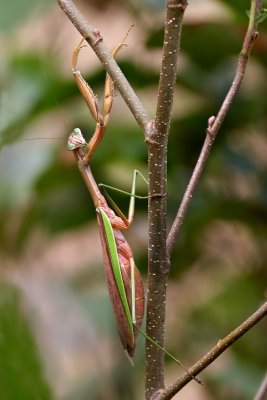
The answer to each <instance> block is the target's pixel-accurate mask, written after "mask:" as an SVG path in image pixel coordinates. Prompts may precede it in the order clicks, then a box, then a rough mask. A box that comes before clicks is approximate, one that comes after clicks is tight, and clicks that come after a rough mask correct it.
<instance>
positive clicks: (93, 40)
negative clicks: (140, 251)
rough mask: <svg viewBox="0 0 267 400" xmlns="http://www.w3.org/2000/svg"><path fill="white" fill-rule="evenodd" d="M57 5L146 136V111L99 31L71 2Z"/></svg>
mask: <svg viewBox="0 0 267 400" xmlns="http://www.w3.org/2000/svg"><path fill="white" fill-rule="evenodd" d="M58 4H59V6H60V7H61V8H62V10H63V11H64V13H65V14H66V15H67V16H68V18H69V19H70V20H71V22H72V23H73V25H74V26H75V28H76V29H77V30H78V31H79V32H80V34H81V35H82V36H83V37H84V38H86V41H87V42H88V44H89V45H90V46H91V47H92V49H93V50H94V52H95V53H96V55H97V56H98V58H99V60H100V61H101V63H102V64H103V66H104V68H105V69H106V70H107V72H108V73H109V75H110V76H111V78H112V80H113V81H114V82H115V85H116V88H117V89H118V91H119V92H120V94H121V95H122V97H123V99H124V101H125V103H126V104H127V105H128V107H129V108H130V110H131V112H132V114H133V116H134V117H135V119H136V121H137V122H138V124H139V125H140V126H141V128H142V129H143V130H144V132H145V135H146V132H147V131H149V129H150V124H149V118H148V114H147V111H146V110H145V108H144V106H143V104H142V102H141V100H140V99H139V98H138V96H137V95H136V93H135V92H134V90H133V88H132V87H131V85H130V84H129V82H128V81H127V79H126V78H125V76H124V74H123V72H122V71H121V69H120V67H119V66H118V64H117V63H116V61H115V60H114V58H113V57H112V55H111V52H110V50H109V49H108V48H107V46H106V45H105V43H104V40H103V38H102V36H101V33H100V32H99V30H98V29H93V28H92V26H90V24H89V23H88V22H87V21H86V19H85V18H84V17H83V15H82V14H81V13H80V11H79V10H78V9H77V7H76V6H75V5H74V4H73V2H72V1H71V0H58ZM148 134H149V133H148Z"/></svg>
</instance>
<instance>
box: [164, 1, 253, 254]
mask: <svg viewBox="0 0 267 400" xmlns="http://www.w3.org/2000/svg"><path fill="white" fill-rule="evenodd" d="M258 3H259V1H258V0H252V1H251V8H250V17H249V23H248V28H247V32H246V35H245V38H244V42H243V46H242V50H241V52H240V55H239V58H238V62H237V68H236V72H235V76H234V79H233V82H232V84H231V86H230V89H229V91H228V93H227V95H226V97H225V99H224V101H223V103H222V106H221V108H220V110H219V112H218V114H217V116H216V117H215V116H212V117H210V118H209V120H208V126H207V134H206V138H205V141H204V144H203V147H202V149H201V152H200V155H199V158H198V161H197V163H196V166H195V169H194V171H193V174H192V176H191V179H190V181H189V184H188V186H187V188H186V191H185V193H184V196H183V199H182V201H181V204H180V207H179V209H178V212H177V214H176V217H175V219H174V222H173V225H172V227H171V229H170V232H169V235H168V240H167V250H168V254H169V256H170V255H171V253H172V251H173V248H174V246H175V243H176V241H177V238H178V235H179V233H180V230H181V227H182V225H183V222H184V220H185V217H186V214H187V210H188V208H189V206H190V204H191V201H192V198H193V194H194V191H195V189H196V187H197V185H198V182H199V179H200V176H201V173H202V171H203V169H204V166H205V164H206V161H207V158H208V156H209V154H210V152H211V149H212V145H213V143H214V140H215V138H216V136H217V134H218V132H219V130H220V128H221V125H222V123H223V121H224V119H225V117H226V115H227V113H228V111H229V108H230V106H231V104H232V102H233V100H234V98H235V96H236V94H237V92H238V90H239V88H240V85H241V83H242V80H243V78H244V75H245V72H246V67H247V63H248V57H249V54H250V52H251V49H252V46H253V44H254V42H255V40H256V38H257V36H258V33H257V31H256V22H255V17H256V12H257V11H258V7H259V4H258Z"/></svg>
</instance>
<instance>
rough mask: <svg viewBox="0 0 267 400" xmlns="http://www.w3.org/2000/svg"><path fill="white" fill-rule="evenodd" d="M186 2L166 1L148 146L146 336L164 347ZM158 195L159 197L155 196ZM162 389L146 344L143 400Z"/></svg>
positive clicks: (154, 354)
mask: <svg viewBox="0 0 267 400" xmlns="http://www.w3.org/2000/svg"><path fill="white" fill-rule="evenodd" d="M186 6H187V0H168V1H167V2H166V19H165V29H164V42H163V54H162V64H161V71H160V81H159V89H158V103H157V111H156V117H155V123H154V125H153V127H152V129H151V135H150V138H149V140H147V142H148V160H149V161H148V177H149V196H150V197H149V217H148V220H149V242H148V284H147V287H148V301H147V319H146V320H147V334H148V335H149V336H150V337H152V338H153V340H155V341H156V342H157V343H159V344H160V345H161V346H162V347H164V332H165V305H166V290H167V279H168V272H169V263H168V259H167V252H166V236H167V235H166V225H167V218H166V215H167V198H166V192H167V142H168V133H169V126H170V119H171V111H172V103H173V96H174V88H175V80H176V73H177V63H178V54H179V49H180V37H181V30H182V21H183V15H184V11H185V9H186ZM158 193H160V194H161V196H155V195H156V194H158ZM160 388H164V353H163V352H162V351H161V350H159V349H158V348H156V347H155V346H153V345H151V343H150V342H149V341H147V342H146V398H147V399H150V398H151V397H152V395H153V393H154V392H155V391H157V390H159V389H160Z"/></svg>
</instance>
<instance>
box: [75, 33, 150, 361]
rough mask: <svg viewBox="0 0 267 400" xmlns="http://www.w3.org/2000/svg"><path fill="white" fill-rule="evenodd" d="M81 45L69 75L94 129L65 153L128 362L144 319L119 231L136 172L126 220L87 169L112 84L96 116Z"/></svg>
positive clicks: (135, 274) (139, 289) (125, 224)
mask: <svg viewBox="0 0 267 400" xmlns="http://www.w3.org/2000/svg"><path fill="white" fill-rule="evenodd" d="M83 41H84V39H82V41H81V42H80V43H79V44H78V46H77V47H76V48H75V49H74V52H73V57H72V71H73V75H74V78H75V80H76V83H77V86H78V88H79V90H80V92H81V93H82V96H83V98H84V99H85V102H86V104H87V106H88V108H89V110H90V113H91V115H92V116H93V118H94V119H95V121H96V129H95V132H94V134H93V136H92V138H91V140H90V142H89V143H88V144H87V143H86V142H85V140H84V138H83V136H82V134H81V131H80V129H78V128H76V129H74V131H73V132H72V133H71V135H70V136H69V140H68V149H69V150H71V151H73V152H74V154H75V157H76V159H77V162H78V167H79V169H80V172H81V175H82V177H83V179H84V181H85V184H86V186H87V188H88V190H89V193H90V195H91V197H92V200H93V203H94V206H95V208H96V212H97V222H98V226H99V232H100V238H101V244H102V249H103V258H104V266H105V273H106V279H107V285H108V289H109V295H110V299H111V303H112V307H113V312H114V316H115V320H116V325H117V330H118V333H119V336H120V339H121V343H122V346H123V348H124V350H125V352H126V354H127V355H128V356H129V358H130V359H132V357H133V355H134V352H135V347H136V341H137V336H138V333H139V329H140V327H141V325H142V321H143V316H144V289H143V283H142V279H141V275H140V273H139V271H138V269H137V268H136V266H135V263H134V259H133V254H132V250H131V248H130V246H129V244H128V243H127V241H126V239H125V237H124V236H123V234H122V233H121V230H124V229H128V228H129V227H130V225H131V223H132V221H133V215H134V202H135V196H134V194H135V193H134V192H135V183H136V176H137V173H138V172H137V171H135V172H134V179H133V185H132V192H131V200H130V206H129V215H128V218H126V217H125V216H124V215H123V213H122V212H121V211H120V210H119V209H118V208H117V207H115V205H114V203H113V208H116V212H117V214H118V215H116V214H115V212H114V211H113V210H112V209H111V208H110V207H109V206H108V203H107V201H106V199H105V197H104V196H103V194H102V193H101V192H100V190H99V187H98V186H97V184H96V182H95V179H94V177H93V174H92V171H91V169H90V166H89V161H90V159H91V156H92V155H93V153H94V152H95V150H96V148H97V147H98V145H99V143H100V142H101V140H102V138H103V136H104V133H105V129H106V126H107V123H108V119H109V114H110V110H111V106H112V102H113V96H114V84H113V82H112V80H111V79H110V77H109V75H108V74H107V76H106V82H105V90H104V101H103V112H102V113H100V111H99V105H98V100H97V97H96V95H95V94H94V92H93V91H92V89H91V88H90V86H89V85H88V84H87V83H86V82H85V80H84V79H83V77H82V75H81V73H80V71H78V70H77V69H76V65H77V60H78V55H79V52H80V50H81V48H82V45H83ZM123 45H124V41H123V42H122V43H121V44H119V46H117V47H116V48H115V49H114V50H113V53H112V54H113V56H115V55H116V54H117V52H118V51H119V50H120V48H121V47H122V46H123Z"/></svg>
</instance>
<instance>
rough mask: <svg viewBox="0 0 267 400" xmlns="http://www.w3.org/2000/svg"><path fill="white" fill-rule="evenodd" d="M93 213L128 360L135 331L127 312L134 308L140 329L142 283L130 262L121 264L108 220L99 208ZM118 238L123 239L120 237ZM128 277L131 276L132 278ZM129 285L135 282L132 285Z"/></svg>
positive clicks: (134, 343)
mask: <svg viewBox="0 0 267 400" xmlns="http://www.w3.org/2000/svg"><path fill="white" fill-rule="evenodd" d="M97 211H98V221H99V227H100V237H101V242H102V247H103V254H104V265H105V273H106V278H107V282H108V289H109V294H110V299H111V303H112V307H113V311H114V315H115V320H116V325H117V330H118V333H119V336H120V339H121V342H122V345H123V348H124V349H125V351H126V352H127V354H128V355H129V356H130V358H132V357H133V354H134V351H135V346H136V338H137V335H138V330H136V329H135V326H134V323H135V321H134V322H133V319H132V317H133V316H134V315H135V311H134V312H132V313H131V309H134V310H135V306H136V307H137V325H138V327H140V326H141V324H142V319H143V314H144V292H143V285H142V280H141V276H140V274H139V271H138V270H137V268H136V267H135V265H134V263H133V260H130V259H126V261H127V263H126V265H125V264H124V265H122V262H121V256H120V257H119V254H118V249H117V244H116V239H115V236H114V230H113V227H112V225H111V223H110V220H109V218H108V216H107V215H106V213H105V211H104V210H103V209H102V208H101V207H99V208H98V209H97ZM120 235H121V237H122V238H123V239H124V237H123V236H122V234H120ZM121 237H120V238H121ZM124 241H125V242H124V243H127V242H126V240H125V239H124ZM131 268H132V269H131ZM131 275H134V277H132V276H131ZM132 282H136V283H134V284H133V283H132Z"/></svg>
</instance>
